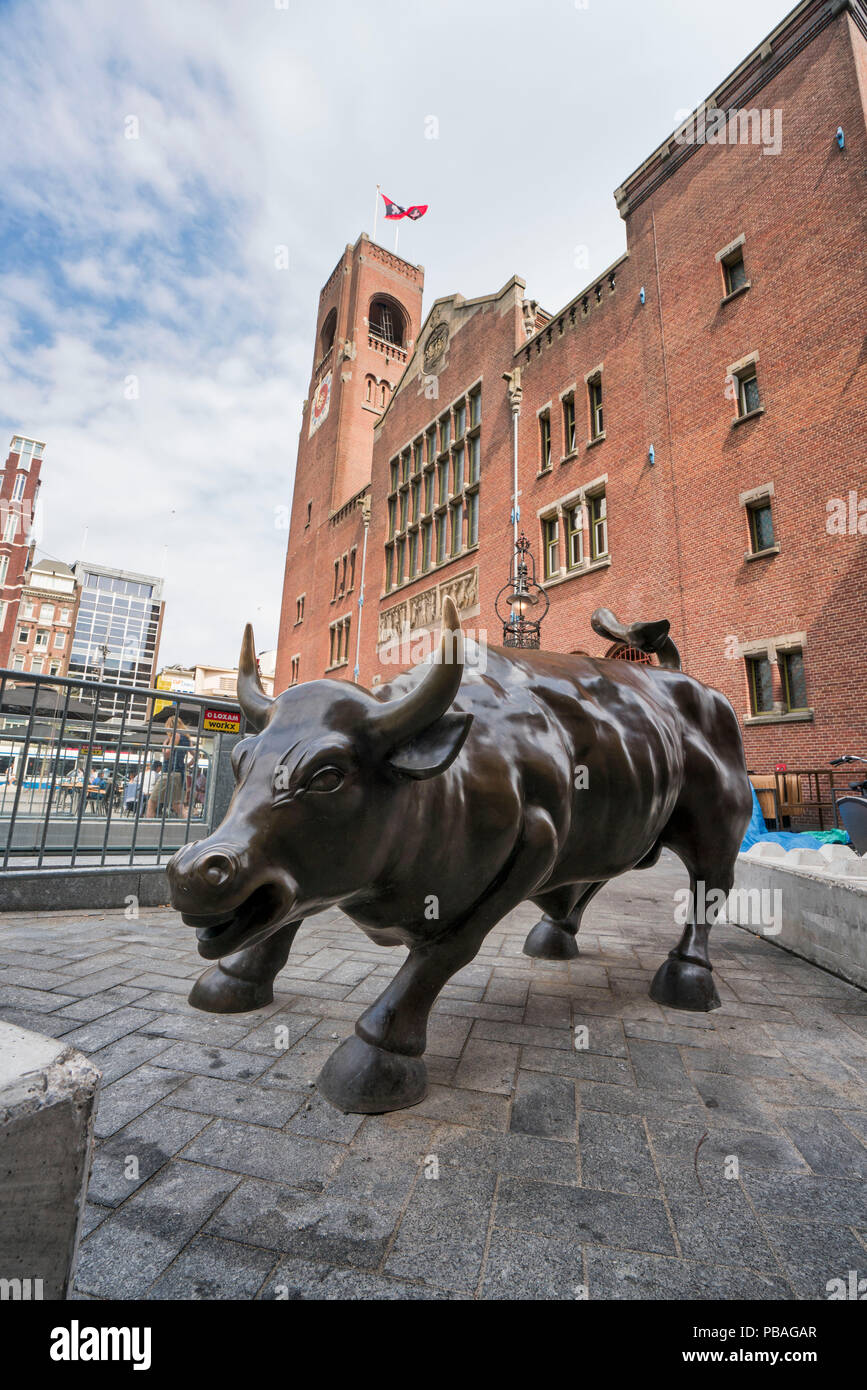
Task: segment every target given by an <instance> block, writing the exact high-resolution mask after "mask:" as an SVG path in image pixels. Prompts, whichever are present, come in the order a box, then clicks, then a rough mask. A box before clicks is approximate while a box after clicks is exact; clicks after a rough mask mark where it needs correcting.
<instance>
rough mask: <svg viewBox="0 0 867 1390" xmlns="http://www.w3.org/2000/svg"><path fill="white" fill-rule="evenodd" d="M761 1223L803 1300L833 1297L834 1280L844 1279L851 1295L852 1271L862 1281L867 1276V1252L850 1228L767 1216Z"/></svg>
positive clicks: (764, 1215)
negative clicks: (832, 1283) (849, 1286)
mask: <svg viewBox="0 0 867 1390" xmlns="http://www.w3.org/2000/svg"><path fill="white" fill-rule="evenodd" d="M761 1221H762V1226H763V1227H764V1229H765V1232H766V1234H767V1239H768V1242H769V1243H770V1245H771V1247H772V1248H773V1250H775V1251H776V1254H777V1256H778V1258H779V1261H780V1264H781V1265H782V1266H783V1269H784V1270H785V1272H786V1275H787V1277H788V1278H789V1280H790V1281H791V1283H792V1285H793V1287H794V1289H795V1291H796V1292H797V1293H798V1295H799V1296H800V1297H801V1298H809V1299H816V1298H821V1299H827V1298H829V1297H830V1294H831V1293H832V1292H834V1291H835V1290H834V1289H833V1288H832V1289H829V1288H828V1285H829V1283H830V1281H831V1280H832V1279H843V1280H844V1281H845V1284H846V1290H847V1292H848V1285H849V1271H850V1270H853V1269H854V1270H855V1271H856V1273H857V1277H858V1278H859V1279H863V1278H864V1276H865V1274H867V1250H865V1248H864V1246H863V1245H862V1244H861V1243H860V1242H859V1241H858V1239H857V1237H856V1236H855V1235H854V1234H853V1232H852V1231H851V1229H850V1228H849V1227H848V1226H833V1225H828V1226H826V1225H824V1224H822V1223H821V1222H801V1221H788V1220H786V1219H785V1218H784V1217H778V1216H768V1215H767V1214H765V1213H762V1217H761ZM861 1297H863V1293H862V1295H861Z"/></svg>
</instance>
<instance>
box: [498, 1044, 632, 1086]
mask: <svg viewBox="0 0 867 1390" xmlns="http://www.w3.org/2000/svg"><path fill="white" fill-rule="evenodd" d="M521 1066H522V1067H523V1068H524V1069H525V1070H527V1071H546V1072H554V1073H555V1074H557V1075H559V1076H570V1077H573V1078H574V1079H575V1080H579V1081H605V1082H608V1083H610V1084H613V1085H617V1084H623V1085H632V1071H631V1069H630V1066H629V1063H628V1061H623V1060H622V1059H621V1058H620V1057H607V1056H604V1055H597V1054H595V1053H592V1052H587V1051H584V1050H583V1049H580V1050H578V1049H575V1048H573V1049H572V1051H570V1052H561V1051H557V1050H555V1049H554V1048H552V1047H525V1048H523V1050H522V1052H521Z"/></svg>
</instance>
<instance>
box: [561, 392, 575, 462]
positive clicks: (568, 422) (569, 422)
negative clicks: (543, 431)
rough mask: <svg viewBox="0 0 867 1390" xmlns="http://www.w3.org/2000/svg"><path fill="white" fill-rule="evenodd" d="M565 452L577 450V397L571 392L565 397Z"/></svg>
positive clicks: (569, 452) (571, 452)
mask: <svg viewBox="0 0 867 1390" xmlns="http://www.w3.org/2000/svg"><path fill="white" fill-rule="evenodd" d="M563 452H564V454H574V452H575V397H574V396H573V395H572V394H571V393H570V394H569V395H568V396H564V397H563Z"/></svg>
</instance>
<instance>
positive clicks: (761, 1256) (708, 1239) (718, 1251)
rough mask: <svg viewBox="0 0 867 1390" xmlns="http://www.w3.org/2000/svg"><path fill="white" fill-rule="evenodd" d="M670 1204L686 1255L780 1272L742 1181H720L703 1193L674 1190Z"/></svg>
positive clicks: (701, 1259) (773, 1272)
mask: <svg viewBox="0 0 867 1390" xmlns="http://www.w3.org/2000/svg"><path fill="white" fill-rule="evenodd" d="M668 1208H669V1211H670V1212H671V1215H672V1219H673V1221H674V1226H675V1230H676V1231H677V1238H678V1240H679V1242H680V1248H681V1250H682V1252H683V1255H684V1258H685V1259H687V1260H699V1261H705V1262H706V1263H708V1264H714V1263H717V1262H719V1263H720V1264H724V1265H743V1266H746V1267H747V1268H749V1269H760V1270H763V1271H765V1272H766V1273H769V1274H773V1275H775V1276H779V1275H780V1267H779V1265H778V1263H777V1260H776V1258H775V1256H774V1252H773V1250H772V1249H771V1247H770V1245H769V1244H768V1241H767V1239H766V1237H765V1233H764V1230H763V1229H762V1225H761V1224H760V1222H759V1221H758V1219H757V1218H756V1216H755V1213H754V1212H753V1210H752V1207H751V1206H750V1205H749V1203H748V1202H747V1200H746V1197H745V1196H744V1192H743V1188H742V1187H741V1185H740V1183H738V1182H728V1183H726V1184H725V1186H722V1185H721V1184H719V1183H717V1184H716V1185H715V1186H714V1187H708V1190H707V1192H706V1193H705V1194H702V1195H701V1196H699V1197H695V1196H681V1195H676V1194H670V1195H669V1202H668Z"/></svg>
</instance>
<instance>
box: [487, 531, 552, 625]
mask: <svg viewBox="0 0 867 1390" xmlns="http://www.w3.org/2000/svg"><path fill="white" fill-rule="evenodd" d="M548 606H549V599H548V595H547V594H546V593H545V590H544V589H543V588H542V586H541V584H539V583H538V582H537V580H536V562H535V560H534V559H533V556H532V555H531V553H530V542H529V541H528V540H527V537H526V536H525V535H524V532H523V531H522V532H521V534H520V535H519V536H518V539H517V540H516V542H515V553H514V555H513V556H512V564H511V568H510V570H509V578H508V582H507V583H505V584H504V585H503V587H502V589H501V590H500V592H499V593H498V594H497V597H496V600H495V603H494V608H495V609H496V613H497V617H498V618H499V619H500V622H501V623H502V624H503V646H504V647H538V646H539V642H540V633H541V627H542V619H543V618H544V617H545V614H546V613H547V612H548Z"/></svg>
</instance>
